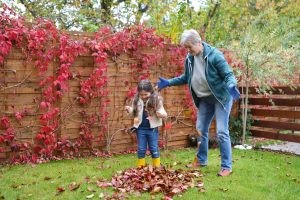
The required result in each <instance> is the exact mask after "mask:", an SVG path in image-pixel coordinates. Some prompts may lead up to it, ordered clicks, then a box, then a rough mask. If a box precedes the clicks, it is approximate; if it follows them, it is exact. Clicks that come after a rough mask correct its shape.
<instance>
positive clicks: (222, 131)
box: [196, 97, 232, 170]
mask: <svg viewBox="0 0 300 200" xmlns="http://www.w3.org/2000/svg"><path fill="white" fill-rule="evenodd" d="M231 107H232V98H231V99H230V101H229V102H228V103H227V104H225V105H224V107H223V106H222V104H221V103H220V102H218V101H217V100H216V99H215V98H214V97H210V98H206V97H204V98H201V100H200V103H199V107H198V108H199V109H198V113H197V122H196V128H197V130H199V131H201V133H202V136H200V137H199V138H198V141H200V142H201V144H200V147H199V149H198V152H197V157H198V160H199V163H200V164H201V165H207V162H208V157H207V153H208V140H209V134H208V130H209V126H210V124H211V121H212V119H213V117H214V116H215V117H216V132H217V139H218V143H219V148H220V153H221V168H222V169H229V170H231V169H232V153H231V141H230V136H229V127H228V126H229V125H228V123H229V115H230V111H231Z"/></svg>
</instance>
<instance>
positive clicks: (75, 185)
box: [69, 182, 81, 191]
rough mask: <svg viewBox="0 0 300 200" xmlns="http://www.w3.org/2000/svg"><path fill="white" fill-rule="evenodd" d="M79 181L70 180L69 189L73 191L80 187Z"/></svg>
mask: <svg viewBox="0 0 300 200" xmlns="http://www.w3.org/2000/svg"><path fill="white" fill-rule="evenodd" d="M80 185H81V183H76V182H72V183H70V185H69V190H70V191H74V190H77V189H78V188H79V187H80Z"/></svg>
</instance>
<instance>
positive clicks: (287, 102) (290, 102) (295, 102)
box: [248, 97, 300, 106]
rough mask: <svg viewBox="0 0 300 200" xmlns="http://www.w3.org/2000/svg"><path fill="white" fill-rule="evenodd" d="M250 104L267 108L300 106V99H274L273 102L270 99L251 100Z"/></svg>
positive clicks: (249, 100)
mask: <svg viewBox="0 0 300 200" xmlns="http://www.w3.org/2000/svg"><path fill="white" fill-rule="evenodd" d="M248 103H249V104H251V105H266V106H273V105H276V106H300V97H298V98H295V99H272V100H271V101H270V99H268V98H249V99H248Z"/></svg>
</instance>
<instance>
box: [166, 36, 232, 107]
mask: <svg viewBox="0 0 300 200" xmlns="http://www.w3.org/2000/svg"><path fill="white" fill-rule="evenodd" d="M202 44H203V47H204V51H203V57H204V60H205V76H206V80H207V82H208V86H209V88H210V90H211V92H212V93H213V95H214V96H215V97H216V99H217V100H218V101H219V102H220V103H221V104H222V105H223V107H224V104H225V103H227V102H228V101H229V100H230V98H231V97H230V94H229V87H232V86H236V85H237V81H236V79H235V76H234V74H233V71H232V69H231V68H230V66H229V64H228V63H227V61H226V60H225V58H224V56H223V54H222V53H221V52H220V51H219V50H218V49H216V48H215V47H212V46H210V45H209V44H207V43H205V42H202ZM193 69H194V56H193V55H191V54H188V55H187V57H186V59H185V66H184V73H183V74H182V75H180V76H178V77H175V78H172V79H169V80H168V81H169V85H170V86H175V85H183V84H188V87H189V90H190V92H191V94H192V97H193V101H194V104H195V106H196V107H198V105H199V101H200V99H199V98H198V97H197V96H196V94H195V92H194V91H193V89H192V86H191V79H192V74H193Z"/></svg>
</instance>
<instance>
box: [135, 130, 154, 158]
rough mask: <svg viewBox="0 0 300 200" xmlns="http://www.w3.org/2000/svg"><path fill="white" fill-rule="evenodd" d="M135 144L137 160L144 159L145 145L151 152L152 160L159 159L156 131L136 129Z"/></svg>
mask: <svg viewBox="0 0 300 200" xmlns="http://www.w3.org/2000/svg"><path fill="white" fill-rule="evenodd" d="M137 142H138V151H137V155H138V158H145V156H146V151H147V145H148V146H149V150H150V152H151V156H152V158H159V149H158V129H157V128H154V129H141V128H138V129H137Z"/></svg>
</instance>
